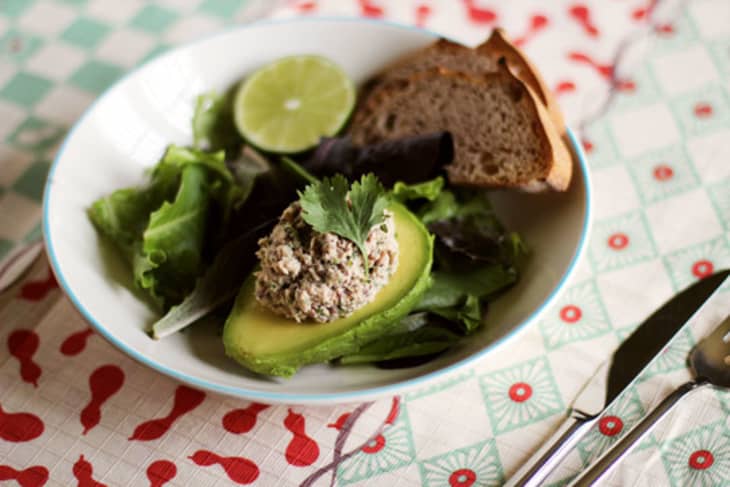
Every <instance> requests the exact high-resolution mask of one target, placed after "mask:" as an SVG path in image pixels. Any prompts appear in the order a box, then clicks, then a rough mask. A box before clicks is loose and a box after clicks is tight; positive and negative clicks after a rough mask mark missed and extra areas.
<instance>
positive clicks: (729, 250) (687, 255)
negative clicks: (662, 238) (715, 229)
mask: <svg viewBox="0 0 730 487" xmlns="http://www.w3.org/2000/svg"><path fill="white" fill-rule="evenodd" d="M664 263H665V265H666V266H667V268H668V269H669V275H670V276H671V278H672V281H673V282H674V286H675V289H682V288H684V287H686V286H688V285H689V284H690V283H692V282H694V281H696V280H697V279H700V278H702V277H705V276H708V275H710V274H711V273H712V272H713V271H715V270H719V269H723V268H725V267H727V266H729V265H730V245H728V242H727V241H726V240H725V238H723V237H718V238H715V239H713V240H710V241H708V242H703V243H699V244H697V245H692V246H691V247H687V248H684V249H681V250H678V251H676V252H673V253H671V254H668V255H667V256H666V257H664Z"/></svg>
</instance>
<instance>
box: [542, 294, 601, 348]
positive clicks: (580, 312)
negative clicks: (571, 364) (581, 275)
mask: <svg viewBox="0 0 730 487" xmlns="http://www.w3.org/2000/svg"><path fill="white" fill-rule="evenodd" d="M539 326H540V331H541V332H542V336H543V340H544V342H545V346H546V347H547V348H548V349H549V350H555V349H558V348H560V347H562V346H564V345H565V344H566V343H570V342H574V341H577V340H588V339H591V338H595V337H597V336H601V335H603V334H605V333H608V332H609V331H611V324H610V323H609V321H608V317H607V316H606V311H605V310H604V308H603V303H602V302H601V296H600V294H599V293H598V289H597V288H596V285H595V283H594V282H593V281H592V280H591V281H587V282H585V283H581V284H578V285H576V286H573V287H572V288H570V289H568V290H566V291H565V294H564V295H563V296H561V298H560V300H559V302H558V304H557V306H555V307H553V308H552V309H551V312H550V313H549V314H548V315H547V316H546V317H545V318H544V319H543V320H542V321H540V325H539Z"/></svg>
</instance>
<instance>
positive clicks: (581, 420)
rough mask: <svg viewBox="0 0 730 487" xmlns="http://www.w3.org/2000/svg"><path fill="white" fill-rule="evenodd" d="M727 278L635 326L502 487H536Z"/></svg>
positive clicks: (687, 292) (701, 285) (708, 282)
mask: <svg viewBox="0 0 730 487" xmlns="http://www.w3.org/2000/svg"><path fill="white" fill-rule="evenodd" d="M728 275H730V270H724V271H721V272H717V273H715V274H713V275H712V276H709V277H707V278H705V279H702V280H700V281H697V282H696V283H694V284H692V285H691V286H689V287H688V288H686V289H684V290H683V291H681V292H680V293H679V294H677V295H675V296H674V297H672V298H671V299H670V300H669V301H667V302H666V303H665V304H664V305H662V306H661V307H660V308H659V309H657V310H656V311H655V312H654V313H653V314H652V315H651V316H649V317H648V318H647V319H646V320H645V321H644V322H643V323H642V324H641V325H639V326H638V328H637V329H636V330H635V331H634V332H633V333H632V334H631V335H630V336H629V337H628V338H627V339H626V340H625V341H624V342H623V343H622V344H621V345H620V346H619V347H618V349H616V351H615V352H614V353H613V355H612V356H611V358H610V359H609V360H607V361H605V362H604V363H603V364H601V365H600V366H599V367H598V369H597V370H596V372H595V373H594V374H593V376H592V377H591V378H590V379H589V380H588V382H586V384H585V385H584V386H583V388H582V389H581V391H580V392H579V393H578V395H577V397H576V398H575V400H574V401H573V404H572V405H571V408H570V409H569V411H568V419H567V420H566V421H564V422H563V423H562V424H561V425H560V427H559V428H558V429H557V431H556V432H555V433H553V435H552V436H551V437H550V438H549V439H548V441H546V442H545V443H544V444H543V446H542V447H540V448H539V449H538V450H537V451H536V452H535V453H534V454H533V455H532V457H530V459H528V461H527V462H526V463H525V464H524V465H523V466H522V467H521V468H520V469H519V470H518V471H517V472H516V473H515V474H514V475H513V476H512V478H510V479H509V480H508V481H507V483H506V484H505V486H506V487H518V486H519V487H523V486H525V487H526V486H530V487H534V486H538V485H540V484H541V483H542V482H543V481H544V480H545V479H546V478H547V476H548V475H549V474H550V473H551V472H552V471H553V470H554V469H555V468H556V467H557V466H558V465H559V464H560V463H561V462H562V461H563V460H564V459H565V457H566V456H567V455H568V453H569V452H570V451H571V450H572V449H573V448H574V447H575V446H576V445H577V444H578V442H579V441H580V440H581V438H583V437H584V436H585V435H586V433H588V431H589V430H590V429H591V427H592V426H593V425H594V424H595V423H596V422H597V421H598V420H599V418H600V416H601V415H602V414H603V412H604V411H605V409H606V407H607V406H608V405H609V404H611V402H612V401H613V400H614V399H615V398H616V397H618V395H619V394H620V393H621V392H622V391H623V390H624V389H625V388H626V387H627V386H628V385H629V384H630V383H631V382H632V381H633V380H634V378H636V376H637V375H639V373H641V371H642V370H643V369H644V368H645V367H646V366H647V365H648V364H649V362H650V361H651V360H652V359H653V358H654V357H655V356H656V355H657V354H658V353H659V352H660V351H661V350H662V349H663V348H664V346H665V345H666V344H667V343H668V342H669V341H670V340H671V339H672V337H673V336H674V335H675V334H676V333H677V332H678V331H679V330H680V328H682V326H683V325H684V324H685V323H687V321H689V319H690V318H691V317H692V315H694V313H695V312H696V311H697V310H698V309H699V308H701V307H702V305H703V304H704V303H705V301H707V299H708V298H709V297H710V296H711V295H712V294H713V293H714V292H715V290H716V289H717V288H718V287H719V286H720V284H722V283H723V281H725V279H726V278H727V277H728ZM687 387H690V386H687ZM692 387H696V385H695V386H692Z"/></svg>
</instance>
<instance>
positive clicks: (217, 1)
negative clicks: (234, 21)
mask: <svg viewBox="0 0 730 487" xmlns="http://www.w3.org/2000/svg"><path fill="white" fill-rule="evenodd" d="M240 8H241V2H240V1H239V0H205V1H204V2H203V3H201V4H200V11H201V12H205V13H208V14H212V15H216V16H218V17H223V18H224V19H228V18H231V17H232V16H233V14H234V13H236V11H237V10H238V9H240Z"/></svg>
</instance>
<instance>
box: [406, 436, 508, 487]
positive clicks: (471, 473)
mask: <svg viewBox="0 0 730 487" xmlns="http://www.w3.org/2000/svg"><path fill="white" fill-rule="evenodd" d="M419 467H420V469H421V479H422V485H423V486H424V487H441V486H450V485H457V486H458V485H464V486H466V485H480V486H481V485H483V486H498V485H502V484H503V483H504V475H503V473H502V464H501V462H500V460H499V454H498V453H497V446H496V443H495V441H494V440H493V439H492V440H488V441H483V442H480V443H477V444H476V445H471V446H466V447H464V448H459V449H457V450H453V451H450V452H449V453H446V454H444V455H439V456H437V457H433V458H429V459H428V460H424V461H423V462H421V463H420V465H419Z"/></svg>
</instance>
